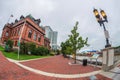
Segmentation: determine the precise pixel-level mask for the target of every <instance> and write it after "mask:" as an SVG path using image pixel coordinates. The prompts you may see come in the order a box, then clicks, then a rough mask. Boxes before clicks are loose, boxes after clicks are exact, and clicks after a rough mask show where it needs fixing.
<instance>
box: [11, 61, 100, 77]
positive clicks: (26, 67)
mask: <svg viewBox="0 0 120 80" xmlns="http://www.w3.org/2000/svg"><path fill="white" fill-rule="evenodd" d="M11 62H13V61H11ZM14 63H15V64H17V65H18V66H20V67H22V68H24V69H26V70H29V71H31V72H34V73H37V74H41V75H45V76H50V77H57V78H80V77H88V76H91V75H96V74H98V73H100V72H101V70H98V71H94V72H90V73H84V74H69V75H67V74H55V73H49V72H44V71H41V70H37V69H33V68H30V67H28V66H25V65H22V64H20V63H19V62H14Z"/></svg>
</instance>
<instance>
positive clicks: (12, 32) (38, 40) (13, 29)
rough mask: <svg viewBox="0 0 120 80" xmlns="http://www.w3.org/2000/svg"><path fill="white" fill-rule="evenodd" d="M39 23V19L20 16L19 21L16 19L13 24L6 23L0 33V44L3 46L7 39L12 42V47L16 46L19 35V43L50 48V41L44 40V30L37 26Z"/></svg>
mask: <svg viewBox="0 0 120 80" xmlns="http://www.w3.org/2000/svg"><path fill="white" fill-rule="evenodd" d="M40 22H41V21H40V19H34V18H33V17H32V16H31V15H28V16H26V17H24V16H21V17H20V20H17V19H16V20H15V22H14V23H11V24H9V23H7V24H6V25H5V26H4V28H3V31H2V36H1V42H2V43H3V44H4V43H5V42H6V41H7V40H8V39H11V40H13V41H14V46H17V43H18V40H19V37H20V35H21V40H20V41H21V42H22V41H24V42H34V43H35V44H36V45H37V46H45V47H47V48H50V41H49V39H48V38H45V30H44V29H43V28H42V27H40V26H39V24H40ZM23 27H24V28H23ZM22 29H23V31H22Z"/></svg>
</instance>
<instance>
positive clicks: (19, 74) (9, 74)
mask: <svg viewBox="0 0 120 80" xmlns="http://www.w3.org/2000/svg"><path fill="white" fill-rule="evenodd" d="M41 60H42V59H41ZM36 66H37V65H36ZM95 76H96V77H97V78H98V79H99V80H111V79H109V78H107V77H104V76H102V75H99V74H97V75H95ZM33 79H34V80H89V77H80V78H58V77H50V76H45V75H41V74H36V73H34V72H31V71H28V70H25V69H23V68H21V67H19V66H18V65H16V64H15V63H12V62H9V61H8V60H7V59H6V58H5V57H4V56H3V55H2V53H1V52H0V80H33Z"/></svg>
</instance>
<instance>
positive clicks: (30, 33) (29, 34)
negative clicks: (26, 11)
mask: <svg viewBox="0 0 120 80" xmlns="http://www.w3.org/2000/svg"><path fill="white" fill-rule="evenodd" d="M31 37H32V30H30V31H29V32H28V38H31Z"/></svg>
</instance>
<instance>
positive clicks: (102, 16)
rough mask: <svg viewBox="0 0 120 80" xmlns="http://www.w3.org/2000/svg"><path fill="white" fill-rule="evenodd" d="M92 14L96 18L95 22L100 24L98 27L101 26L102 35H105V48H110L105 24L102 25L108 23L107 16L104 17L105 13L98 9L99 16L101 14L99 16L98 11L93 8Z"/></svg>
mask: <svg viewBox="0 0 120 80" xmlns="http://www.w3.org/2000/svg"><path fill="white" fill-rule="evenodd" d="M93 13H94V15H95V17H96V20H97V21H98V23H99V24H100V26H103V29H104V33H105V38H106V45H105V48H107V47H111V44H110V43H109V33H108V31H107V30H106V28H105V24H104V22H108V20H107V15H106V13H105V11H104V10H101V9H100V14H101V15H100V14H99V12H98V10H97V9H95V8H94V10H93Z"/></svg>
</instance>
